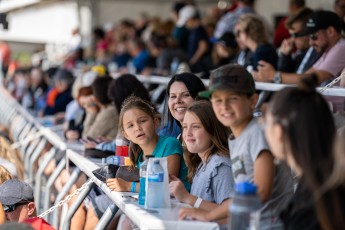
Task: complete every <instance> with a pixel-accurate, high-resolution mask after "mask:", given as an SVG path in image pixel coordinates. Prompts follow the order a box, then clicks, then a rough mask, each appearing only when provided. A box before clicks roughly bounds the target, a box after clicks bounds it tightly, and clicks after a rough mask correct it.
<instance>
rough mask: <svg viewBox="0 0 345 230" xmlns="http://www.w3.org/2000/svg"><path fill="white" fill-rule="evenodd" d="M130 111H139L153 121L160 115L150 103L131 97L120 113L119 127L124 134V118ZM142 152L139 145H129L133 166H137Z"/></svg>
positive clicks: (124, 103) (131, 143)
mask: <svg viewBox="0 0 345 230" xmlns="http://www.w3.org/2000/svg"><path fill="white" fill-rule="evenodd" d="M130 109H139V110H141V111H143V112H144V113H146V114H147V115H149V116H150V117H151V118H152V120H154V119H155V118H159V113H158V112H157V110H156V108H155V107H154V106H153V105H152V104H151V103H150V102H148V101H145V100H142V99H141V98H139V97H136V96H129V97H128V98H127V99H126V100H125V101H124V102H123V104H122V108H121V111H120V118H119V126H120V129H121V131H122V132H124V126H123V116H124V114H125V112H127V111H128V110H130ZM141 151H142V149H141V148H140V146H139V145H137V144H135V143H133V142H132V141H131V142H130V144H129V151H128V153H129V158H130V160H131V162H132V164H133V166H135V165H136V163H137V161H138V158H139V154H140V152H141Z"/></svg>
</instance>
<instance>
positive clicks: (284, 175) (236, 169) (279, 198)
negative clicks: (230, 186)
mask: <svg viewBox="0 0 345 230" xmlns="http://www.w3.org/2000/svg"><path fill="white" fill-rule="evenodd" d="M229 149H230V156H231V161H232V170H233V175H234V179H235V182H236V183H239V182H243V181H247V182H251V183H254V162H255V160H256V158H257V157H258V156H259V154H260V153H261V152H262V151H264V150H269V147H268V145H267V142H266V139H265V136H264V133H263V131H262V130H261V128H260V126H259V124H258V122H257V118H253V119H252V120H251V121H250V123H249V124H248V125H247V127H246V128H245V129H244V130H243V132H242V133H241V134H240V136H239V137H237V138H236V139H235V138H234V137H233V136H231V137H230V138H229ZM293 188H294V181H293V176H292V172H291V170H290V169H289V168H288V167H287V166H284V165H282V164H277V165H276V174H275V177H274V182H273V188H272V195H271V199H270V200H268V201H267V202H266V203H265V204H264V206H263V207H262V209H261V226H260V227H261V228H260V229H266V228H272V227H278V228H279V226H281V223H280V221H279V218H278V216H279V213H280V211H281V210H282V209H284V208H285V207H286V205H287V204H288V202H289V201H290V199H291V198H292V195H293Z"/></svg>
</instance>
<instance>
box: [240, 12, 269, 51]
mask: <svg viewBox="0 0 345 230" xmlns="http://www.w3.org/2000/svg"><path fill="white" fill-rule="evenodd" d="M237 24H238V25H239V26H240V28H241V32H244V33H245V34H246V35H247V36H248V37H249V38H250V39H252V40H253V41H254V42H256V43H257V44H265V43H268V32H267V29H266V27H265V24H264V22H263V20H262V19H261V18H259V17H258V16H257V15H254V14H244V15H241V16H240V18H239V19H238V21H237Z"/></svg>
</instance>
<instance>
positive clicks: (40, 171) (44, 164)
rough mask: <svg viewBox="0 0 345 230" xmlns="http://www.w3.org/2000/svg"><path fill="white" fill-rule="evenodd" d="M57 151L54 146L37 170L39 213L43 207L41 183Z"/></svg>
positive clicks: (36, 198)
mask: <svg viewBox="0 0 345 230" xmlns="http://www.w3.org/2000/svg"><path fill="white" fill-rule="evenodd" d="M55 153H56V149H55V148H54V147H53V148H51V149H50V150H49V152H48V153H47V155H46V156H45V157H44V159H43V162H42V163H41V164H40V167H39V168H38V170H37V173H36V176H35V196H34V197H35V201H36V207H37V211H38V213H40V212H41V211H40V210H41V209H42V205H41V204H42V202H41V183H42V175H43V173H44V170H45V168H46V167H47V165H48V164H49V162H50V161H51V160H52V159H53V157H54V155H55ZM45 196H48V197H49V193H48V194H47V193H46V194H45Z"/></svg>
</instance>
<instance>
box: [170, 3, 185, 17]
mask: <svg viewBox="0 0 345 230" xmlns="http://www.w3.org/2000/svg"><path fill="white" fill-rule="evenodd" d="M185 6H186V3H184V2H175V3H174V4H173V6H172V11H173V12H175V13H176V14H177V15H178V13H179V12H180V10H181V9H182V8H183V7H185Z"/></svg>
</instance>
